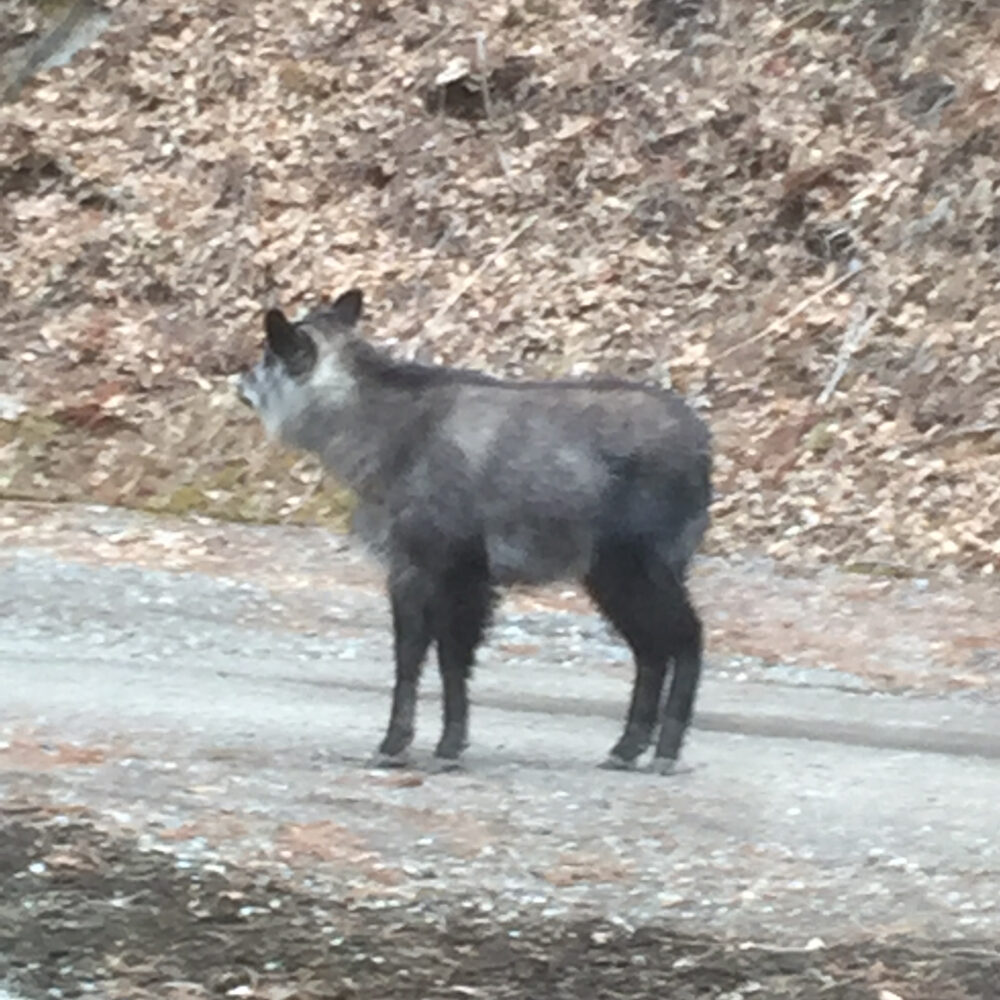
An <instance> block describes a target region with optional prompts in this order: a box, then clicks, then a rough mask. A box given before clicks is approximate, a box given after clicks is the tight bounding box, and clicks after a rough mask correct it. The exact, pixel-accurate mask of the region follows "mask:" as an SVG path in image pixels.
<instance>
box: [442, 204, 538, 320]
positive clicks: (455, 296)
mask: <svg viewBox="0 0 1000 1000" xmlns="http://www.w3.org/2000/svg"><path fill="white" fill-rule="evenodd" d="M537 221H538V216H537V215H529V216H528V217H527V218H525V219H524V220H523V221H522V222H521V224H520V225H519V226H518V227H517V229H515V230H514V231H513V232H511V233H509V234H508V235H507V237H506V238H505V239H503V240H502V241H501V242H500V245H499V246H498V247H497V248H496V249H495V250H494V251H493V253H491V254H490V255H489V257H487V258H486V260H484V261H483V262H482V263H481V264H480V265H479V267H477V268H476V269H475V271H473V272H472V274H470V275H469V276H468V277H467V278H466V279H465V281H463V282H462V284H461V285H459V286H458V288H456V289H455V291H454V292H452V294H451V295H449V296H448V298H447V299H446V300H445V301H444V302H443V303H442V305H441V308H440V309H438V311H437V312H436V313H435V314H434V315H433V316H432V317H431V320H430V323H429V324H428V325H427V329H430V330H433V329H434V328H435V327H436V326H437V325H438V324H439V323H440V321H441V320H442V318H443V317H444V316H445V314H446V313H447V312H448V311H449V310H450V309H451V308H452V306H454V305H455V303H456V302H457V301H458V300H459V299H460V298H461V297H462V296H463V295H464V294H465V293H466V292H467V291H468V290H469V289H470V288H472V286H473V285H474V284H475V283H476V282H477V281H478V280H479V279H480V278H481V277H482V276H483V273H484V272H485V271H486V270H487V268H489V267H490V265H491V264H492V263H493V262H494V261H495V260H496V259H497V257H499V256H500V254H502V253H503V252H504V250H506V249H507V248H508V247H510V246H511V245H512V244H513V243H515V242H516V241H517V240H518V239H520V238H521V236H523V235H524V234H525V233H526V232H527V231H528V230H529V229H530V228H531V227H532V226H533V225H534V224H535V223H536V222H537Z"/></svg>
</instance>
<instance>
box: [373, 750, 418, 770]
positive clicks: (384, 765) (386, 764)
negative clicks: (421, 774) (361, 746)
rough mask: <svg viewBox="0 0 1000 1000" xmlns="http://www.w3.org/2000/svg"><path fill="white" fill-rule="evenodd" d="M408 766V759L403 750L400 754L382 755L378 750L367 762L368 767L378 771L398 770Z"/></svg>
mask: <svg viewBox="0 0 1000 1000" xmlns="http://www.w3.org/2000/svg"><path fill="white" fill-rule="evenodd" d="M409 766H410V758H409V755H408V754H407V753H406V751H405V750H404V751H402V752H400V753H383V752H382V751H381V750H380V751H379V752H378V753H376V754H375V755H374V756H373V757H372V758H371V759H370V760H369V761H368V767H372V768H377V769H379V770H398V769H399V768H401V767H409Z"/></svg>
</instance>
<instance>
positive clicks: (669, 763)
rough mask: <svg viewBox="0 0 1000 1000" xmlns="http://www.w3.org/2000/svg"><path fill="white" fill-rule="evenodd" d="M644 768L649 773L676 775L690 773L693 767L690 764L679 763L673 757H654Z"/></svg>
mask: <svg viewBox="0 0 1000 1000" xmlns="http://www.w3.org/2000/svg"><path fill="white" fill-rule="evenodd" d="M646 770H647V771H648V772H649V773H650V774H665V775H678V774H690V773H691V772H692V771H693V770H694V768H693V767H692V766H691V765H690V764H681V763H679V762H678V761H677V760H676V759H675V758H673V757H654V758H653V759H652V760H651V761H650V763H649V766H648V767H647V768H646Z"/></svg>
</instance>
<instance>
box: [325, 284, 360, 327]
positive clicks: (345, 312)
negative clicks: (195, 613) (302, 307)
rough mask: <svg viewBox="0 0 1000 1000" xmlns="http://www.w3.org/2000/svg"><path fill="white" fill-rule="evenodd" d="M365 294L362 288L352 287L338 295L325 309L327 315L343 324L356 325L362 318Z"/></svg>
mask: <svg viewBox="0 0 1000 1000" xmlns="http://www.w3.org/2000/svg"><path fill="white" fill-rule="evenodd" d="M363 305H364V295H363V294H362V291H361V289H360V288H352V289H351V290H350V291H347V292H344V294H343V295H340V296H338V297H337V298H336V299H334V301H333V302H332V303H331V304H330V305H329V306H328V307H327V309H326V310H325V312H326V314H327V316H329V317H330V319H332V320H333V321H334V322H335V323H339V324H340V325H342V326H354V324H355V323H357V321H358V320H359V319H360V318H361V307H362V306H363Z"/></svg>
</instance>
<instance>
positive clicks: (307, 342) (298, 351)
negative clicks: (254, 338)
mask: <svg viewBox="0 0 1000 1000" xmlns="http://www.w3.org/2000/svg"><path fill="white" fill-rule="evenodd" d="M264 330H265V331H266V333H267V346H268V347H269V348H271V350H272V352H273V353H274V354H275V355H277V356H278V357H279V358H280V359H281V360H282V361H283V362H284V363H285V365H286V366H287V367H288V369H289V370H290V371H291V372H293V373H294V374H302V373H304V372H307V371H309V369H310V368H311V367H312V366H313V364H314V363H315V361H316V345H315V344H314V343H313V341H312V337H310V336H309V334H308V333H306V332H305V331H304V330H300V329H299V328H298V327H297V326H295V324H294V323H291V322H289V320H288V317H287V316H286V315H285V314H284V313H283V312H282V311H281V310H280V309H268V311H267V313H266V314H265V316H264Z"/></svg>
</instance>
